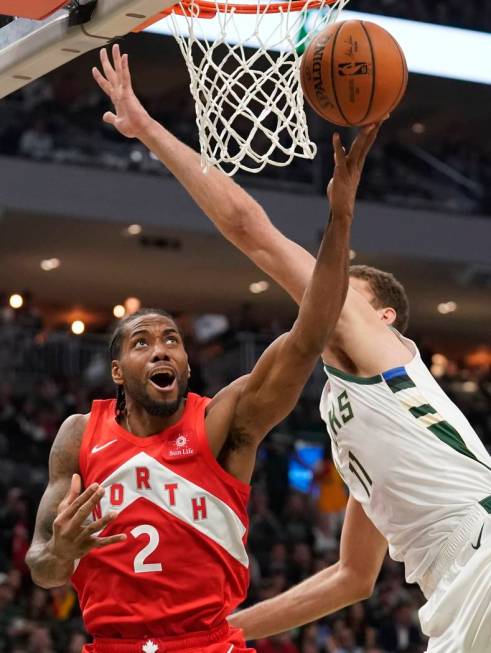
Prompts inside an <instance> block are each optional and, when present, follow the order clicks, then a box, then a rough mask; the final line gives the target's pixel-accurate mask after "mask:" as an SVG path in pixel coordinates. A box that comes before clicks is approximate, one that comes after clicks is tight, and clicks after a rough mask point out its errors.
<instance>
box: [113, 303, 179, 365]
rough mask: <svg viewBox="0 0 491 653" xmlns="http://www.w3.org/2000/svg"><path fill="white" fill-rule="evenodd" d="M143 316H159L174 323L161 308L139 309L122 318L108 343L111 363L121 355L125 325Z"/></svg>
mask: <svg viewBox="0 0 491 653" xmlns="http://www.w3.org/2000/svg"><path fill="white" fill-rule="evenodd" d="M144 315H161V316H162V317H168V318H169V319H170V320H172V321H173V322H174V321H175V320H174V317H173V316H172V315H171V314H170V313H168V312H167V311H164V309H163V308H140V310H138V311H136V312H135V313H132V314H131V315H128V316H127V317H125V318H123V319H122V320H121V321H120V322H119V324H118V326H117V327H116V328H115V329H114V331H113V334H112V336H111V340H110V342H109V356H110V357H111V360H112V361H113V360H116V359H117V358H119V356H120V354H121V345H122V342H123V337H124V331H125V329H126V327H127V325H128V324H130V323H131V322H133V320H136V319H138V318H139V317H143V316H144Z"/></svg>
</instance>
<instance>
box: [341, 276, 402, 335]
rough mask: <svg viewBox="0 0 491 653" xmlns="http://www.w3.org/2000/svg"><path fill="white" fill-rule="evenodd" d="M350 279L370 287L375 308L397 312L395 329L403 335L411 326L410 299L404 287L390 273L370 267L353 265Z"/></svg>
mask: <svg viewBox="0 0 491 653" xmlns="http://www.w3.org/2000/svg"><path fill="white" fill-rule="evenodd" d="M349 273H350V277H354V278H355V279H362V280H363V281H366V282H367V283H368V285H369V286H370V290H371V291H372V293H373V295H374V297H375V301H376V305H375V308H393V309H394V310H395V312H396V319H395V320H394V327H395V328H396V329H397V330H398V331H399V332H400V333H402V334H404V333H405V332H406V331H407V327H408V324H409V299H408V298H407V294H406V291H405V290H404V286H403V285H402V284H401V283H400V281H398V280H397V279H396V278H395V276H394V275H393V274H391V273H390V272H384V271H383V270H379V269H377V268H372V267H370V266H368V265H352V266H351V268H350V271H349Z"/></svg>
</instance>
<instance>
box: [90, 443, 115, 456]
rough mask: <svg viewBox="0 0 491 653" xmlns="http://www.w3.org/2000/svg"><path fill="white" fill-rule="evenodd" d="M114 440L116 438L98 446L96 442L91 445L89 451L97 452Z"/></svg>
mask: <svg viewBox="0 0 491 653" xmlns="http://www.w3.org/2000/svg"><path fill="white" fill-rule="evenodd" d="M115 442H117V440H111V441H110V442H106V443H105V444H101V445H100V446H99V445H97V444H96V445H95V447H92V449H91V452H90V453H97V452H98V451H102V449H105V448H106V447H108V446H109V445H110V444H114V443H115Z"/></svg>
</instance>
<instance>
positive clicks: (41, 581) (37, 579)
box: [31, 569, 67, 590]
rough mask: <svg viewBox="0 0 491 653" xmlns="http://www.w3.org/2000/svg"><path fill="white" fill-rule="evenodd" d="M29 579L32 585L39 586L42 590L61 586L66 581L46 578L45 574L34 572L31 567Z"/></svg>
mask: <svg viewBox="0 0 491 653" xmlns="http://www.w3.org/2000/svg"><path fill="white" fill-rule="evenodd" d="M31 580H32V582H33V583H34V585H37V586H38V587H41V588H42V589H43V590H50V589H52V588H53V587H62V586H63V585H65V584H66V582H67V581H65V582H60V581H56V580H55V579H53V578H47V577H46V576H42V575H40V574H38V573H36V572H35V571H33V570H32V569H31Z"/></svg>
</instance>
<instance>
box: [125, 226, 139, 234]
mask: <svg viewBox="0 0 491 653" xmlns="http://www.w3.org/2000/svg"><path fill="white" fill-rule="evenodd" d="M126 231H127V232H128V234H129V235H130V236H138V234H141V232H142V226H141V224H130V226H129V227H128V228H127V229H126Z"/></svg>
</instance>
